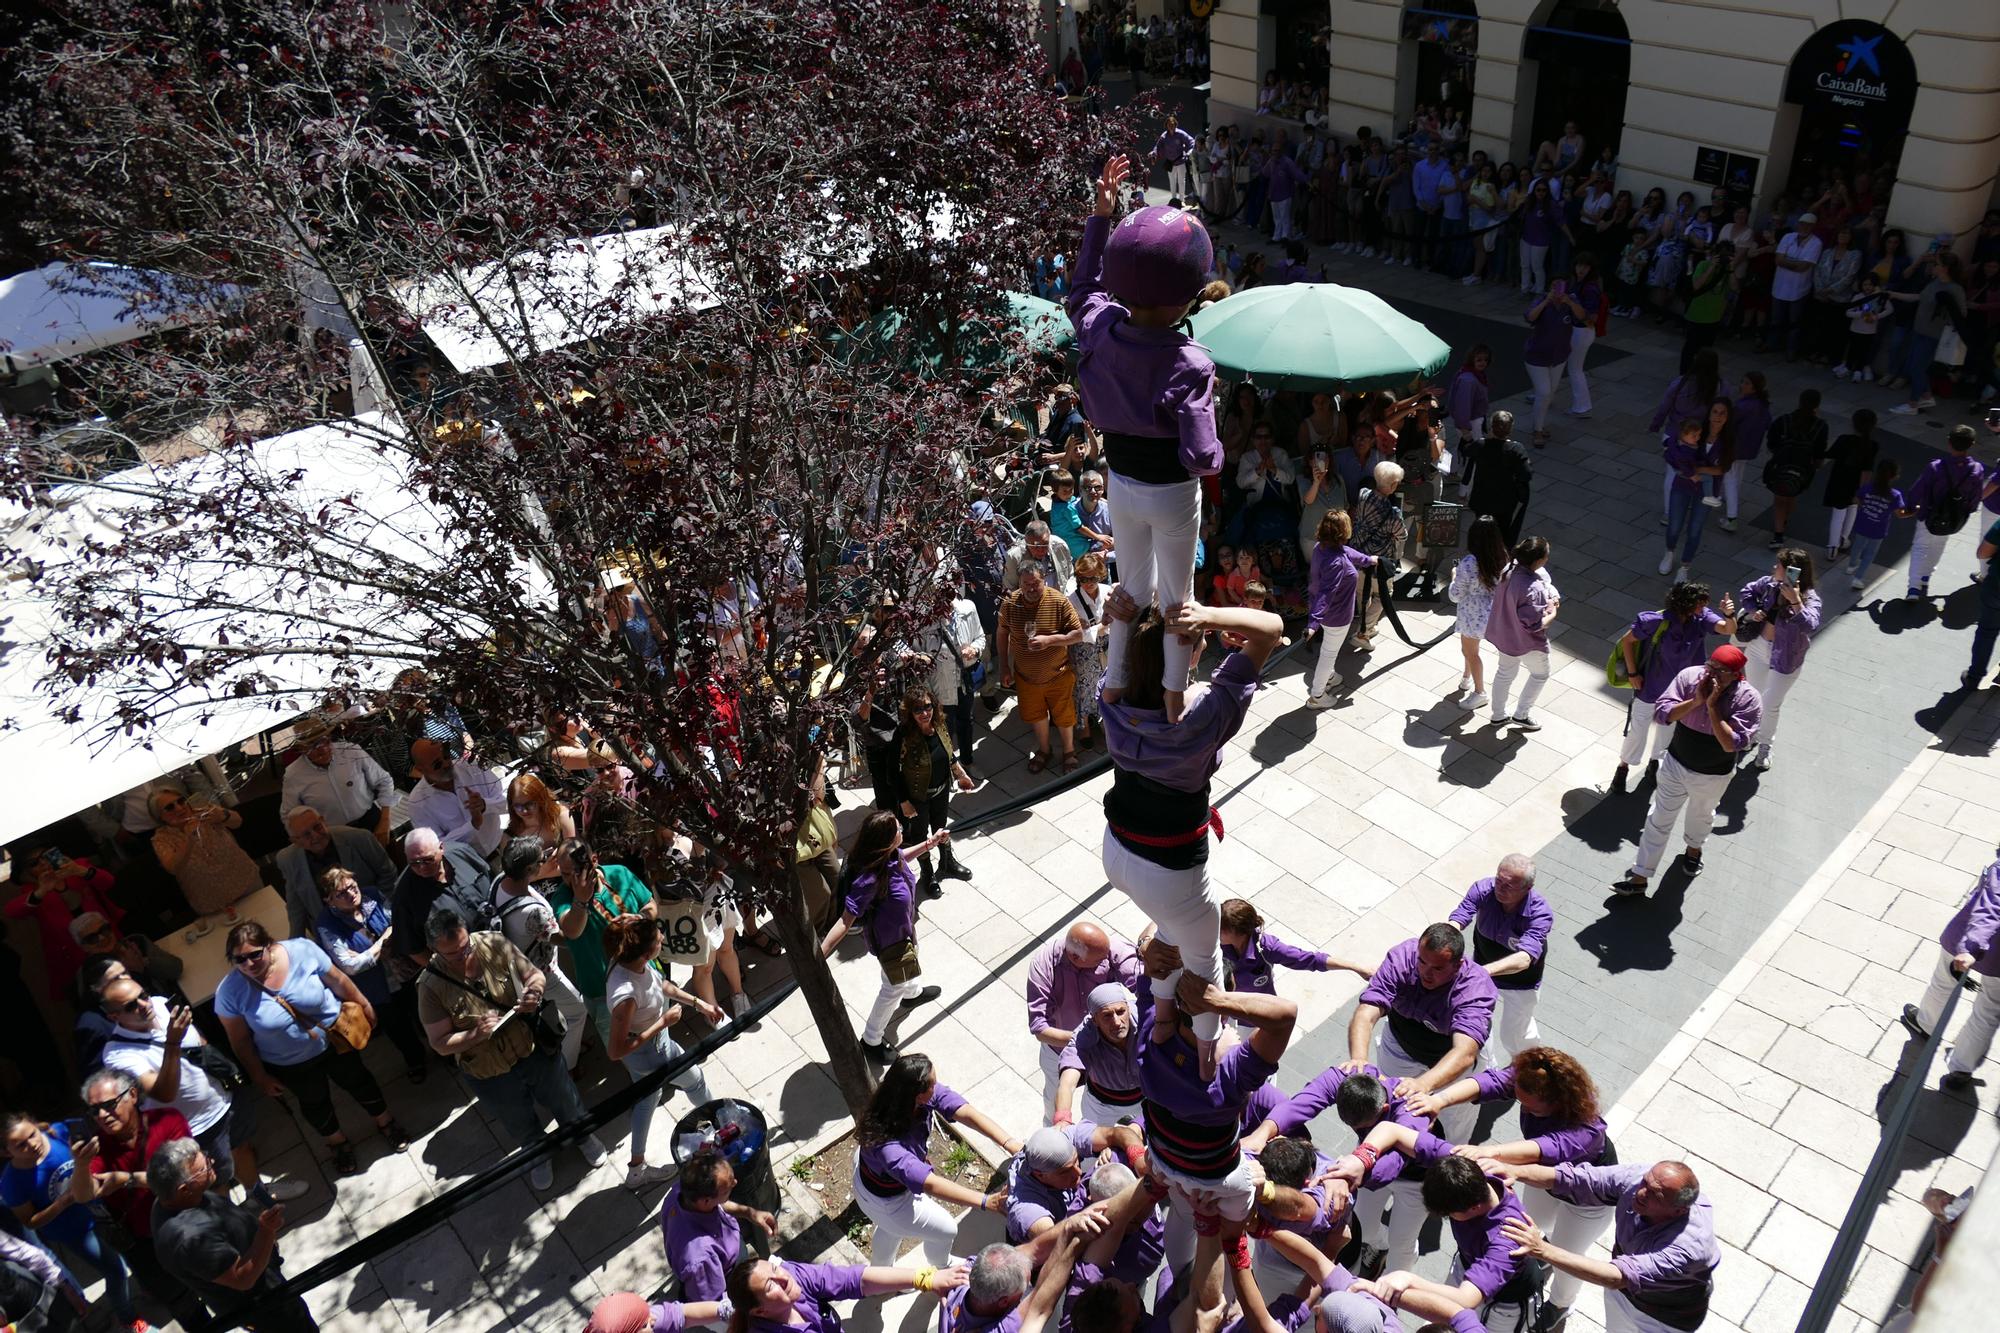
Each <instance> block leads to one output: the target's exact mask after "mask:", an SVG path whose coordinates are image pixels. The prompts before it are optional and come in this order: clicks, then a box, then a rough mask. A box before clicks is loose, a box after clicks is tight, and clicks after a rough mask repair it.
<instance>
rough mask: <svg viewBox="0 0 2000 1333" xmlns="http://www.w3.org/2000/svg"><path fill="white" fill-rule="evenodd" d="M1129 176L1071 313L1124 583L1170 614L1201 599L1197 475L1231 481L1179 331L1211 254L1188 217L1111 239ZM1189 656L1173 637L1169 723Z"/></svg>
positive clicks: (1113, 672)
mask: <svg viewBox="0 0 2000 1333" xmlns="http://www.w3.org/2000/svg"><path fill="white" fill-rule="evenodd" d="M1130 172H1131V164H1130V163H1129V162H1128V161H1127V160H1126V159H1125V157H1124V156H1122V155H1117V156H1113V157H1112V158H1111V159H1110V161H1108V162H1106V163H1105V164H1104V174H1103V175H1102V176H1101V177H1100V178H1099V179H1098V182H1097V203H1096V208H1095V209H1094V211H1093V212H1092V215H1091V216H1090V218H1089V219H1088V220H1087V221H1086V222H1085V223H1084V228H1083V245H1082V247H1081V249H1080V250H1079V252H1078V254H1077V260H1076V265H1075V268H1074V270H1073V271H1072V274H1071V282H1072V287H1071V291H1070V298H1069V314H1070V320H1071V322H1072V323H1073V324H1074V325H1075V327H1076V341H1077V353H1078V369H1077V388H1078V390H1079V392H1080V395H1081V397H1082V399H1083V407H1084V411H1085V413H1086V414H1087V415H1088V416H1089V418H1090V420H1091V421H1092V422H1094V423H1096V425H1097V426H1098V428H1099V429H1101V430H1102V431H1103V432H1104V461H1105V464H1106V466H1107V467H1108V468H1109V469H1110V473H1111V475H1110V478H1109V480H1110V485H1109V488H1108V490H1109V496H1108V498H1109V500H1110V504H1111V514H1112V519H1113V522H1114V524H1115V526H1116V527H1117V529H1118V533H1119V536H1120V537H1121V538H1122V539H1123V541H1124V549H1123V550H1122V551H1121V552H1120V553H1119V554H1120V560H1119V570H1118V573H1119V578H1120V586H1122V587H1123V588H1124V589H1125V591H1126V592H1127V594H1129V595H1130V596H1131V598H1132V599H1133V600H1134V601H1136V602H1137V603H1138V604H1139V605H1140V607H1141V608H1144V607H1145V606H1147V605H1148V604H1149V603H1155V602H1157V603H1158V604H1159V606H1160V607H1161V608H1162V609H1164V608H1166V607H1169V606H1175V605H1178V604H1180V603H1183V602H1185V601H1187V600H1188V598H1189V597H1190V596H1192V595H1193V593H1194V572H1195V565H1194V549H1195V542H1196V539H1197V537H1198V536H1199V534H1200V529H1201V483H1200V482H1199V481H1198V480H1197V478H1199V477H1203V476H1211V475H1214V474H1215V473H1217V472H1220V471H1221V470H1222V441H1221V440H1219V439H1218V438H1217V437H1216V433H1215V401H1214V398H1213V392H1214V385H1215V363H1214V362H1213V361H1211V360H1210V359H1209V356H1208V353H1207V352H1205V351H1204V350H1202V347H1201V345H1200V344H1199V343H1197V342H1195V341H1194V339H1193V338H1191V337H1188V336H1187V335H1186V334H1184V333H1181V332H1179V331H1178V330H1177V328H1176V326H1177V325H1178V324H1179V323H1180V322H1181V320H1182V319H1183V318H1185V317H1186V315H1187V313H1188V310H1189V308H1190V306H1191V305H1192V304H1193V302H1194V301H1195V300H1196V298H1197V297H1199V296H1200V294H1201V289H1202V286H1203V284H1204V283H1206V282H1207V281H1208V271H1209V268H1210V266H1211V265H1212V264H1213V262H1214V258H1215V251H1214V247H1213V245H1212V243H1211V242H1210V240H1209V236H1208V232H1207V231H1206V230H1205V229H1204V228H1203V227H1202V225H1201V223H1200V222H1199V221H1198V220H1196V218H1195V217H1194V215H1193V214H1192V213H1189V212H1186V211H1184V210H1182V209H1178V208H1145V207H1140V208H1138V209H1136V210H1135V211H1134V212H1132V213H1131V214H1130V215H1129V216H1128V217H1126V218H1125V220H1124V221H1122V222H1121V223H1119V224H1118V226H1117V227H1116V229H1114V228H1113V227H1112V225H1111V215H1112V214H1113V213H1114V212H1116V211H1117V208H1118V199H1119V195H1120V194H1121V192H1122V190H1123V187H1124V185H1125V183H1126V179H1127V177H1128V176H1129V174H1130ZM1141 202H1142V203H1143V200H1142V201H1141ZM1127 325H1129V326H1131V330H1132V331H1130V332H1128V331H1126V329H1125V326H1127ZM1132 630H1133V625H1132V622H1130V621H1126V620H1114V621H1113V622H1112V623H1111V626H1110V632H1109V635H1108V638H1109V644H1108V646H1107V652H1106V660H1105V666H1104V680H1105V684H1106V686H1107V687H1110V688H1113V689H1122V688H1123V687H1124V685H1125V645H1126V643H1127V642H1128V641H1129V639H1130V638H1131V635H1132ZM1190 647H1191V646H1190V644H1189V643H1188V641H1187V640H1185V639H1183V638H1182V637H1181V636H1180V635H1178V634H1169V635H1167V636H1166V652H1165V654H1164V657H1165V661H1164V662H1163V664H1162V668H1161V673H1160V682H1161V687H1162V688H1163V689H1164V690H1165V692H1166V701H1165V702H1166V714H1167V720H1168V721H1169V722H1178V721H1179V720H1180V716H1181V711H1182V709H1183V708H1184V707H1185V706H1186V690H1187V685H1188V667H1189V658H1190V656H1191V651H1190Z"/></svg>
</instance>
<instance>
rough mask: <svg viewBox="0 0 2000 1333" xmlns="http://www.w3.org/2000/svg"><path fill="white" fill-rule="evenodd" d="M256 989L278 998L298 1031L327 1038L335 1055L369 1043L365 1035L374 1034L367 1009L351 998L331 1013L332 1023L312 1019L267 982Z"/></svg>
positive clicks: (360, 1047) (327, 1042) (328, 1044)
mask: <svg viewBox="0 0 2000 1333" xmlns="http://www.w3.org/2000/svg"><path fill="white" fill-rule="evenodd" d="M257 989H258V990H260V991H263V992H264V993H265V994H266V995H268V996H270V997H271V998H272V999H274V1000H276V1001H277V1002H278V1007H279V1008H281V1009H283V1010H284V1011H285V1012H286V1013H288V1014H290V1015H291V1016H292V1022H293V1023H295V1024H297V1025H298V1029H299V1031H301V1032H303V1033H305V1034H306V1035H307V1036H311V1035H312V1034H313V1033H315V1032H317V1033H319V1034H320V1035H321V1036H322V1037H324V1038H325V1039H326V1048H327V1049H328V1050H329V1051H332V1052H333V1053H334V1054H335V1055H344V1054H346V1053H347V1052H349V1051H358V1050H361V1049H362V1048H363V1047H365V1046H367V1045H368V1039H369V1038H370V1037H372V1036H374V1035H375V1029H374V1028H372V1027H370V1026H369V1024H368V1013H367V1011H366V1010H364V1009H363V1008H362V1007H361V1006H360V1005H358V1004H356V1003H355V1002H354V1001H352V1000H342V1001H341V1002H340V1012H339V1013H337V1014H335V1015H334V1016H333V1022H332V1024H331V1025H323V1024H320V1023H315V1022H312V1021H310V1020H309V1019H307V1018H306V1016H305V1015H304V1014H302V1013H300V1012H299V1011H298V1007H297V1006H296V1005H294V1004H293V1003H292V1002H291V1001H290V1000H288V999H286V998H285V997H284V996H282V995H280V994H278V992H276V991H274V990H272V989H271V988H270V987H269V986H258V987H257Z"/></svg>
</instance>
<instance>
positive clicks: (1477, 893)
mask: <svg viewBox="0 0 2000 1333" xmlns="http://www.w3.org/2000/svg"><path fill="white" fill-rule="evenodd" d="M1446 919H1447V920H1449V921H1450V922H1451V924H1452V925H1454V926H1457V927H1459V928H1460V929H1461V930H1462V929H1464V928H1465V924H1466V923H1467V922H1471V923H1472V928H1473V930H1475V931H1477V932H1478V933H1479V934H1481V935H1484V936H1485V937H1486V938H1487V939H1489V940H1492V941H1494V942H1495V943H1496V944H1499V945H1502V946H1504V947H1505V949H1506V950H1507V952H1508V953H1516V952H1519V953H1525V954H1527V955H1528V957H1530V958H1532V959H1534V960H1535V961H1536V962H1540V961H1541V960H1542V958H1543V957H1544V956H1546V955H1547V953H1548V948H1549V932H1550V931H1551V930H1553V929H1555V924H1556V914H1555V912H1554V910H1553V909H1552V908H1550V906H1549V903H1548V899H1546V898H1544V897H1542V895H1541V894H1539V893H1537V892H1536V891H1535V890H1533V889H1529V890H1528V896H1527V897H1525V898H1523V899H1522V900H1521V905H1520V906H1519V907H1516V908H1514V909H1513V910H1512V911H1509V910H1508V909H1507V908H1506V907H1505V906H1504V905H1502V903H1501V902H1500V900H1499V899H1498V898H1496V897H1494V896H1493V876H1491V875H1488V876H1487V877H1486V878H1485V879H1482V880H1477V881H1475V882H1474V883H1473V885H1472V887H1471V888H1469V889H1467V890H1466V891H1465V896H1464V897H1463V898H1460V899H1459V900H1458V906H1456V907H1454V908H1452V909H1451V915H1450V916H1449V917H1448V918H1446ZM1530 970H1531V971H1532V969H1530ZM1522 975H1523V974H1522V973H1518V972H1517V973H1515V974H1514V975H1512V976H1506V977H1500V978H1498V979H1496V980H1495V981H1494V983H1493V984H1494V986H1495V987H1496V988H1498V989H1500V990H1521V989H1534V988H1535V987H1538V986H1540V984H1541V982H1540V980H1539V979H1537V980H1536V981H1534V982H1532V983H1528V984H1526V985H1523V984H1520V983H1521V977H1522ZM1510 981H1512V982H1515V983H1517V984H1516V985H1513V986H1509V985H1508V984H1507V983H1508V982H1510Z"/></svg>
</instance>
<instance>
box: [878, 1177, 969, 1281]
mask: <svg viewBox="0 0 2000 1333" xmlns="http://www.w3.org/2000/svg"><path fill="white" fill-rule="evenodd" d="M854 1202H856V1203H858V1204H860V1205H861V1211H862V1212H863V1213H866V1214H867V1215H868V1220H869V1221H871V1222H873V1223H874V1224H875V1240H874V1242H873V1244H871V1245H870V1246H869V1250H868V1259H869V1262H870V1263H872V1264H874V1265H875V1266H876V1267H877V1268H891V1267H894V1266H895V1262H896V1251H897V1250H900V1249H902V1248H903V1242H904V1241H906V1240H915V1241H920V1242H922V1244H923V1247H924V1262H925V1263H927V1264H930V1265H931V1266H933V1267H935V1268H942V1267H944V1266H945V1265H946V1264H948V1263H950V1262H951V1243H952V1242H953V1241H954V1240H956V1239H957V1238H958V1219H957V1218H955V1217H953V1216H952V1215H951V1214H950V1213H949V1212H947V1211H945V1206H944V1205H943V1204H941V1203H939V1202H938V1201H937V1200H936V1199H933V1198H932V1197H931V1196H930V1195H928V1194H919V1193H918V1192H917V1191H915V1190H904V1191H903V1192H902V1193H901V1194H898V1195H897V1196H896V1197H895V1198H893V1199H884V1198H882V1197H881V1196H879V1195H877V1194H875V1193H874V1192H873V1191H871V1190H870V1189H869V1188H868V1187H867V1186H866V1185H864V1184H862V1183H861V1161H860V1159H859V1158H856V1159H855V1163H854Z"/></svg>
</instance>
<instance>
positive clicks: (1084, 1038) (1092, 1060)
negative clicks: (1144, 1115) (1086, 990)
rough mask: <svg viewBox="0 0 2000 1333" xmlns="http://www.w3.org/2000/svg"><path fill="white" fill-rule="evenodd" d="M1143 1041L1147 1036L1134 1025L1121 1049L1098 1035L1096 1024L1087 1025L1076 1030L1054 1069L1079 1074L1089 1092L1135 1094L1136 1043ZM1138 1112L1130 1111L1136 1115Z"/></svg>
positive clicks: (1136, 1081) (1136, 1070)
mask: <svg viewBox="0 0 2000 1333" xmlns="http://www.w3.org/2000/svg"><path fill="white" fill-rule="evenodd" d="M1145 1039H1146V1034H1145V1033H1143V1032H1141V1031H1140V1030H1139V1027H1138V1024H1137V1022H1136V1021H1135V1022H1134V1023H1133V1026H1132V1031H1131V1033H1130V1034H1128V1035H1127V1036H1126V1038H1125V1044H1124V1045H1123V1046H1120V1045H1118V1044H1117V1043H1115V1042H1113V1041H1112V1040H1111V1039H1110V1038H1109V1037H1107V1036H1105V1035H1104V1033H1103V1032H1101V1031H1099V1030H1098V1026H1097V1024H1095V1023H1089V1022H1086V1023H1083V1024H1080V1025H1079V1026H1078V1027H1077V1028H1076V1035H1075V1036H1074V1037H1071V1038H1070V1039H1069V1045H1067V1046H1065V1047H1063V1050H1062V1058H1061V1060H1060V1061H1059V1062H1058V1063H1057V1068H1058V1069H1074V1070H1077V1071H1079V1072H1080V1073H1082V1075H1083V1081H1084V1084H1085V1085H1086V1086H1088V1087H1090V1088H1094V1089H1100V1090H1104V1091H1110V1092H1134V1091H1136V1090H1137V1089H1138V1087H1139V1043H1140V1042H1142V1041H1144V1040H1145ZM1100 1095H1101V1093H1100ZM1138 1109H1139V1108H1138V1107H1137V1106H1134V1107H1133V1108H1132V1110H1133V1111H1135V1112H1136V1111H1137V1110H1138Z"/></svg>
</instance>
